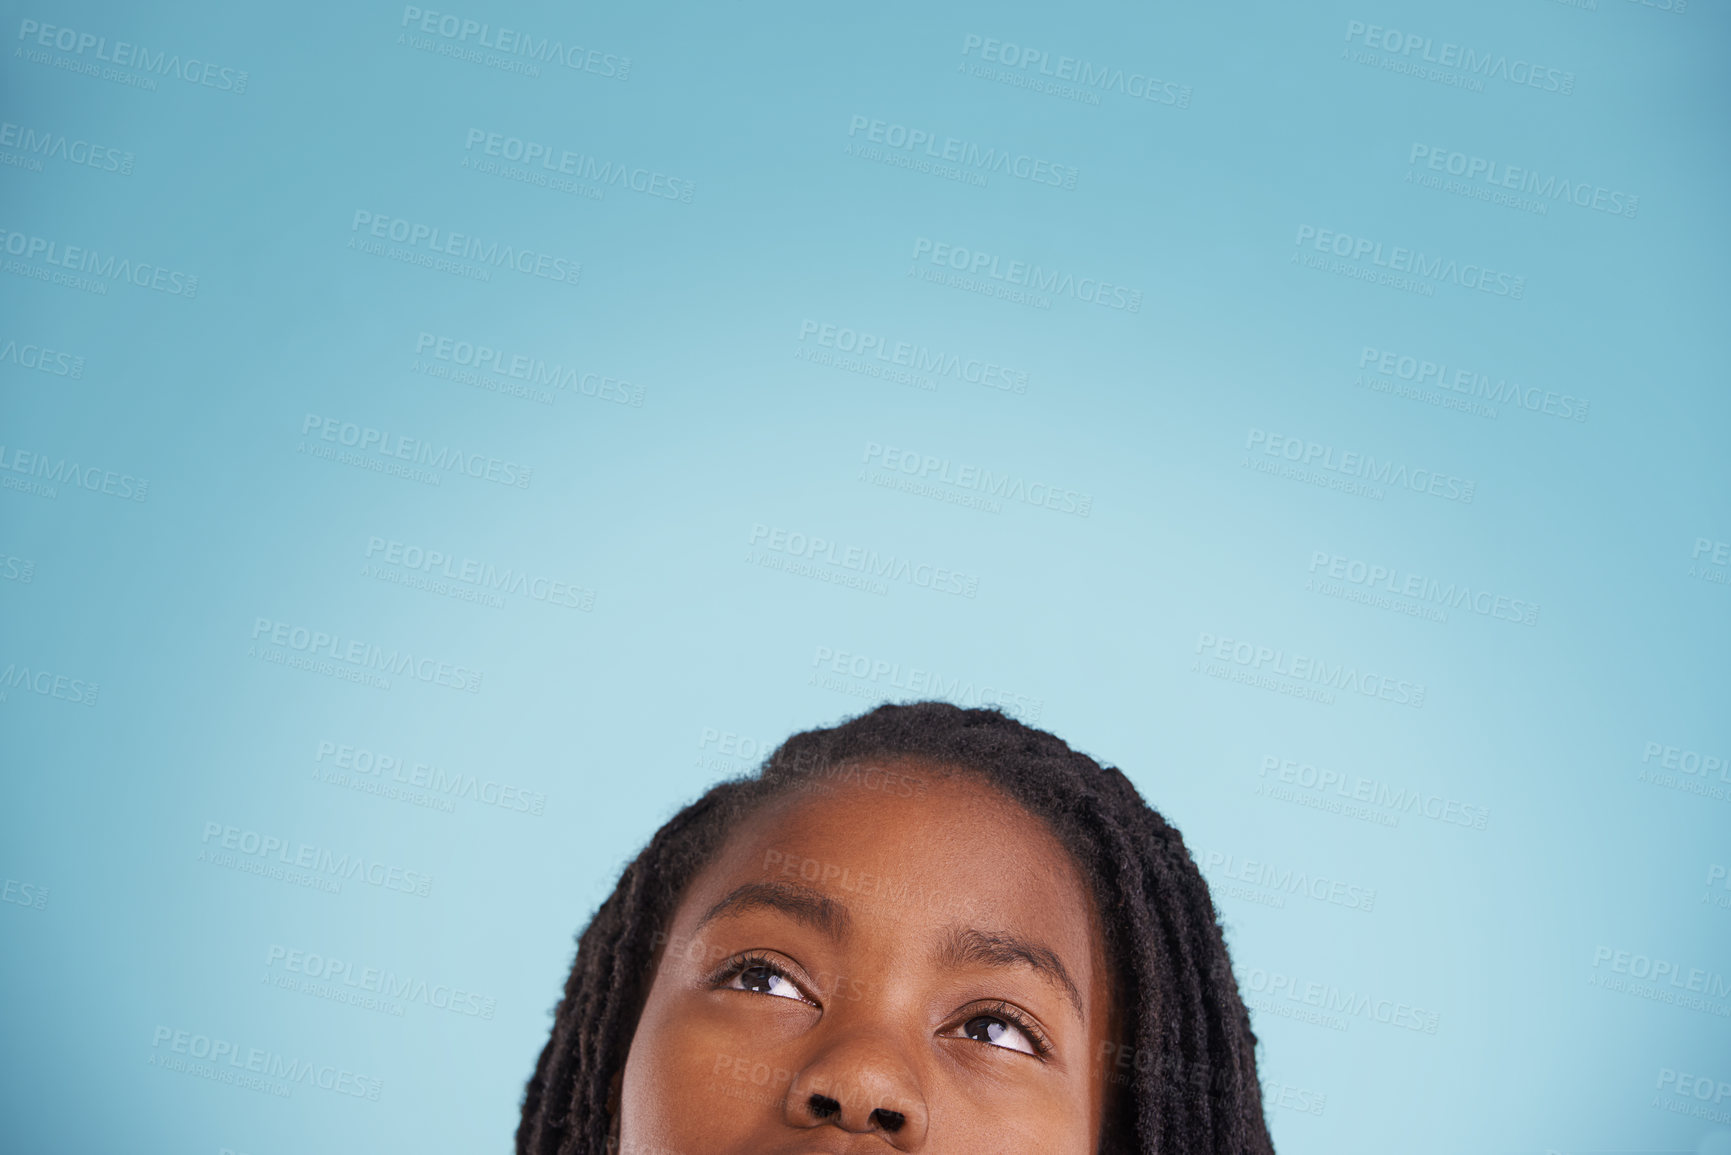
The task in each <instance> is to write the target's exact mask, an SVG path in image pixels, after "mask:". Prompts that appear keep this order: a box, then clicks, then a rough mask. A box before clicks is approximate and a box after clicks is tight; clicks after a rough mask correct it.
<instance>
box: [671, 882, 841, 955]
mask: <svg viewBox="0 0 1731 1155" xmlns="http://www.w3.org/2000/svg"><path fill="white" fill-rule="evenodd" d="M751 910H778V911H780V912H781V913H782V914H785V915H787V916H788V917H789V918H791V919H793V920H794V921H795V922H798V923H802V924H803V925H805V926H809V927H811V928H812V929H813V930H816V931H821V932H822V933H823V934H825V935H827V936H829V937H830V938H832V939H835V940H836V941H838V942H839V941H840V940H841V939H843V938H846V937H847V933H848V931H849V930H850V929H851V928H852V926H853V918H852V916H851V915H849V914H848V909H847V907H845V906H843V905H842V904H841V903H839V902H837V901H836V900H835V899H833V898H831V897H829V896H828V895H827V894H825V893H823V891H821V890H813V889H812V888H811V887H809V886H801V885H799V884H798V883H794V882H748V883H746V884H745V885H744V886H736V887H734V888H733V889H732V890H731V891H729V892H728V893H727V897H725V898H723V899H722V900H721V901H720V902H718V903H716V904H715V905H714V906H712V907H710V908H709V911H708V912H707V913H706V914H705V915H704V916H703V917H702V918H701V919H699V920H698V922H697V929H699V930H701V929H703V928H704V927H705V926H707V925H708V924H709V923H710V922H712V921H714V920H715V919H718V918H723V917H726V916H728V915H738V914H744V913H745V912H747V911H751Z"/></svg>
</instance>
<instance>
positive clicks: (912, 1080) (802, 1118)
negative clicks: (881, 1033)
mask: <svg viewBox="0 0 1731 1155" xmlns="http://www.w3.org/2000/svg"><path fill="white" fill-rule="evenodd" d="M782 1102H783V1111H784V1112H785V1117H786V1120H787V1122H788V1123H789V1124H791V1125H792V1126H795V1127H825V1126H834V1127H840V1128H841V1129H842V1130H843V1131H852V1132H855V1133H861V1134H876V1135H878V1136H879V1137H880V1138H882V1139H883V1140H884V1141H885V1142H887V1143H888V1144H889V1145H890V1146H891V1147H892V1148H894V1149H895V1150H897V1151H919V1150H921V1149H922V1148H923V1147H924V1146H925V1142H926V1101H925V1096H924V1095H923V1094H922V1093H921V1090H920V1084H919V1078H918V1076H917V1074H916V1073H915V1071H914V1070H913V1068H912V1066H911V1065H910V1064H909V1063H908V1062H907V1061H906V1059H905V1058H904V1057H903V1056H902V1055H900V1054H899V1053H898V1052H897V1051H896V1049H895V1048H894V1046H893V1045H891V1044H890V1043H888V1042H887V1041H886V1040H882V1039H872V1038H865V1037H860V1036H856V1037H854V1038H851V1039H845V1040H839V1041H837V1042H836V1043H834V1044H832V1045H830V1046H829V1047H826V1048H825V1049H824V1050H823V1051H822V1052H821V1053H820V1054H818V1055H816V1056H815V1057H814V1058H813V1059H812V1060H811V1061H810V1062H808V1063H807V1064H806V1065H805V1067H804V1068H803V1069H802V1070H801V1071H800V1072H799V1074H798V1075H796V1076H795V1077H794V1080H793V1084H792V1085H791V1086H790V1087H788V1089H787V1097H786V1098H785V1099H784V1100H782Z"/></svg>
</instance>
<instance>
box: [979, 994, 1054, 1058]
mask: <svg viewBox="0 0 1731 1155" xmlns="http://www.w3.org/2000/svg"><path fill="white" fill-rule="evenodd" d="M982 1015H986V1016H990V1017H991V1018H994V1019H1003V1020H1004V1021H1005V1022H1006V1023H1009V1024H1010V1025H1011V1026H1013V1027H1015V1028H1016V1029H1017V1030H1019V1031H1021V1032H1022V1034H1023V1035H1025V1036H1027V1039H1028V1042H1030V1043H1032V1044H1033V1047H1034V1056H1035V1057H1036V1058H1039V1059H1044V1058H1045V1057H1046V1056H1047V1055H1049V1054H1051V1053H1052V1044H1051V1042H1050V1040H1048V1039H1047V1038H1046V1036H1045V1034H1044V1033H1043V1032H1042V1031H1041V1030H1040V1028H1039V1027H1037V1026H1035V1025H1034V1020H1033V1019H1030V1018H1029V1017H1028V1016H1027V1015H1025V1014H1023V1013H1022V1012H1021V1011H1020V1010H1018V1009H1017V1008H1016V1007H1013V1006H1011V1005H1010V1004H1009V1003H1006V1002H1002V1001H998V1002H992V1003H987V1004H986V1005H985V1006H983V1007H970V1008H968V1009H967V1010H966V1011H964V1012H963V1013H962V1014H961V1015H960V1016H958V1022H959V1024H960V1025H963V1026H965V1025H966V1024H967V1023H968V1021H969V1020H971V1019H977V1018H979V1017H981V1016H982ZM987 1045H988V1046H990V1045H991V1044H987ZM1000 1049H1001V1050H1010V1049H1013V1048H1000Z"/></svg>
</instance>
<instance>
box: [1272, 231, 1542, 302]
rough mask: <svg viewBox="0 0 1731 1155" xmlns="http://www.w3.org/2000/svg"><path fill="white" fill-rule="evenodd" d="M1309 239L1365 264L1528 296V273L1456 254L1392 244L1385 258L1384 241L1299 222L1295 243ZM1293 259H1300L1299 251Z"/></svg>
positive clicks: (1325, 250)
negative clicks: (1460, 259) (1462, 260)
mask: <svg viewBox="0 0 1731 1155" xmlns="http://www.w3.org/2000/svg"><path fill="white" fill-rule="evenodd" d="M1306 242H1309V246H1310V247H1311V248H1312V249H1315V250H1316V251H1317V252H1319V253H1329V254H1332V255H1333V256H1336V257H1339V258H1341V259H1342V260H1347V261H1352V262H1354V263H1362V262H1364V261H1365V260H1367V259H1368V260H1369V262H1370V263H1371V264H1372V265H1376V266H1378V267H1380V268H1384V269H1388V270H1390V271H1391V272H1396V273H1410V274H1412V275H1413V276H1415V277H1423V278H1425V279H1427V280H1431V281H1448V282H1450V283H1452V284H1456V285H1459V286H1460V287H1461V288H1463V289H1477V290H1478V291H1479V292H1481V293H1490V294H1491V295H1493V296H1497V297H1508V298H1509V299H1510V300H1514V301H1518V300H1520V299H1521V298H1522V297H1524V296H1526V292H1527V279H1526V277H1524V276H1518V275H1516V274H1514V273H1502V272H1498V271H1497V270H1496V269H1492V268H1488V267H1486V266H1484V265H1476V264H1473V263H1472V262H1470V261H1469V262H1467V263H1466V264H1461V263H1460V262H1458V261H1456V260H1454V259H1453V258H1452V257H1438V256H1426V255H1425V253H1424V252H1423V250H1420V249H1409V248H1405V247H1403V246H1401V245H1394V246H1391V247H1390V249H1389V252H1388V254H1387V256H1386V257H1385V256H1384V255H1383V251H1382V249H1383V246H1382V242H1381V241H1373V240H1371V239H1370V238H1369V237H1355V236H1353V235H1352V234H1351V233H1340V232H1335V231H1334V230H1333V229H1322V228H1317V227H1316V226H1315V225H1299V226H1298V236H1297V237H1295V238H1294V239H1293V242H1292V243H1293V244H1294V245H1297V246H1298V247H1299V248H1301V249H1302V248H1303V247H1304V246H1305V244H1306ZM1293 259H1294V260H1297V259H1298V254H1297V253H1296V252H1295V253H1294V254H1293Z"/></svg>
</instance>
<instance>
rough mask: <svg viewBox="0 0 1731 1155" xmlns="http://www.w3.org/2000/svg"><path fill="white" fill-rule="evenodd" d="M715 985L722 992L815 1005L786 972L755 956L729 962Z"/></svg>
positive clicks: (774, 964)
mask: <svg viewBox="0 0 1731 1155" xmlns="http://www.w3.org/2000/svg"><path fill="white" fill-rule="evenodd" d="M717 985H718V986H720V987H721V988H722V989H723V990H731V991H749V992H751V993H752V994H758V995H771V996H773V997H775V998H780V999H793V1000H795V1001H797V1002H802V1003H810V1004H811V1005H812V1006H816V1005H817V1004H816V1002H814V1001H813V1000H812V999H810V998H807V997H806V994H805V992H804V991H802V990H801V989H800V988H799V984H797V983H795V982H794V981H793V979H792V978H790V977H789V976H788V973H787V971H786V970H784V969H783V968H782V967H781V966H779V965H777V964H776V963H774V962H772V961H770V960H769V959H767V958H763V957H762V956H759V955H753V956H750V957H747V958H742V959H736V960H734V961H733V962H731V963H729V964H728V965H727V966H726V967H725V968H724V969H723V970H722V973H721V974H720V975H718V976H717Z"/></svg>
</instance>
